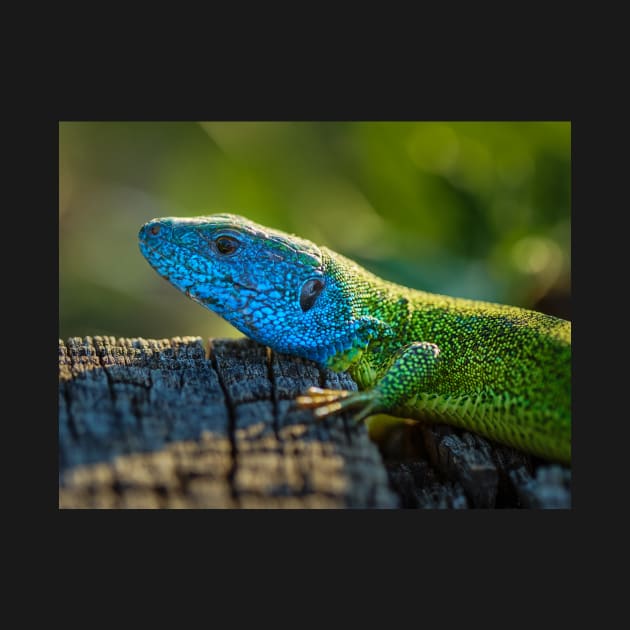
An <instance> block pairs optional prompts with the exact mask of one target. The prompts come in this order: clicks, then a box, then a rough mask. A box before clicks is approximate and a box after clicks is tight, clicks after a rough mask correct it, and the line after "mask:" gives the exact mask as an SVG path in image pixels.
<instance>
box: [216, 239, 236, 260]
mask: <svg viewBox="0 0 630 630" xmlns="http://www.w3.org/2000/svg"><path fill="white" fill-rule="evenodd" d="M239 245H240V243H239V242H238V241H237V240H236V239H235V238H233V237H232V236H225V235H224V236H219V237H217V238H216V239H215V240H214V246H215V249H216V251H217V252H218V253H219V254H221V255H222V256H229V255H230V254H233V253H234V252H235V251H236V250H237V249H238V246H239Z"/></svg>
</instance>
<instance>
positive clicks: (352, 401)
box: [296, 387, 376, 422]
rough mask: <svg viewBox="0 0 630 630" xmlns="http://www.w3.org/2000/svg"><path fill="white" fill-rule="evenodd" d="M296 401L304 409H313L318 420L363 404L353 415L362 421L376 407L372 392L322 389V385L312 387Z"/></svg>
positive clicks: (358, 420)
mask: <svg viewBox="0 0 630 630" xmlns="http://www.w3.org/2000/svg"><path fill="white" fill-rule="evenodd" d="M296 402H297V404H298V406H299V407H301V408H302V409H313V410H314V411H313V415H314V416H315V418H317V419H318V420H321V419H323V418H326V417H327V416H330V415H333V414H336V413H338V412H341V411H344V410H346V409H349V408H351V407H356V406H357V405H363V408H362V409H361V410H360V411H359V412H358V413H356V414H355V415H354V416H353V420H355V421H356V422H361V421H362V420H364V419H365V418H366V417H367V416H368V415H370V413H371V412H372V410H373V409H374V407H376V401H375V400H374V397H373V396H372V395H371V394H370V392H351V391H348V390H345V389H322V388H321V387H310V388H309V389H308V390H307V392H306V395H303V396H298V397H297V398H296ZM365 403H367V404H365Z"/></svg>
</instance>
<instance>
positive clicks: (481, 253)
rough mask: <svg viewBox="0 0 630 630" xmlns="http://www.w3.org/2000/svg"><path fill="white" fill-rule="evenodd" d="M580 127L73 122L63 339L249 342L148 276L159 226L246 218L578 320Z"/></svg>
mask: <svg viewBox="0 0 630 630" xmlns="http://www.w3.org/2000/svg"><path fill="white" fill-rule="evenodd" d="M570 177H571V126H570V123H569V122H500V123H489V122H475V123H472V122H457V123H447V122H430V123H425V122H313V123H310V122H309V123H306V122H288V123H275V122H258V123H253V122H248V123H235V122H208V123H206V122H204V123H193V122H163V123H162V122H129V123H125V122H94V123H92V122H90V123H87V122H64V123H60V125H59V193H60V201H59V295H60V301H59V308H60V313H59V327H60V330H59V334H60V336H61V337H63V338H65V337H68V336H75V335H79V336H81V335H96V334H107V335H116V336H144V337H158V338H159V337H171V336H175V335H201V336H240V333H238V332H237V331H236V330H235V329H234V328H232V327H231V326H229V325H228V324H227V323H225V322H223V320H221V319H220V318H219V317H218V316H216V315H215V314H214V313H210V312H209V311H206V310H205V309H203V308H202V307H200V306H198V305H197V304H195V303H193V302H192V301H190V300H189V299H188V298H186V297H185V296H184V295H182V294H180V293H179V292H178V291H177V290H176V289H174V288H173V287H171V286H170V285H169V284H168V283H167V282H166V281H164V280H163V279H161V278H160V277H158V275H157V274H156V273H155V272H154V271H153V270H152V269H151V268H150V267H149V265H148V264H147V263H146V262H145V260H144V259H143V257H142V256H141V254H140V252H139V250H138V246H137V233H138V230H139V228H140V226H141V225H142V224H143V223H144V222H145V221H147V220H149V219H152V218H154V217H158V216H195V215H200V214H211V213H215V212H233V213H236V214H242V215H245V216H247V217H248V218H250V219H252V220H254V221H256V222H258V223H262V224H265V225H269V226H272V227H275V228H278V229H281V230H285V231H288V232H292V233H295V234H299V235H300V236H303V237H305V238H308V239H310V240H312V241H314V242H316V243H318V244H321V245H327V246H329V247H330V248H332V249H334V250H336V251H338V252H340V253H343V254H345V255H347V256H349V257H351V258H353V259H355V260H356V261H357V262H359V263H360V264H362V265H364V266H365V267H367V268H369V269H370V270H372V271H373V272H375V273H377V274H379V275H381V276H383V277H385V278H387V279H390V280H393V281H396V282H400V283H403V284H406V285H408V286H412V287H416V288H421V289H425V290H428V291H434V292H438V293H446V294H450V295H455V296H459V297H470V298H477V299H484V300H490V301H497V302H505V303H510V304H515V305H517V306H524V307H528V308H537V309H538V310H542V311H545V312H549V313H551V314H555V315H559V316H561V317H566V318H570V312H569V297H570V204H571V199H570V192H571V179H570Z"/></svg>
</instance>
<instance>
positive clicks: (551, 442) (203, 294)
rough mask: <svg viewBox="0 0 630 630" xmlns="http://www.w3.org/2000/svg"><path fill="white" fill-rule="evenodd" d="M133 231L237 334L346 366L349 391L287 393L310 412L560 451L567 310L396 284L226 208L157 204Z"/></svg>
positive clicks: (152, 260)
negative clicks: (159, 213)
mask: <svg viewBox="0 0 630 630" xmlns="http://www.w3.org/2000/svg"><path fill="white" fill-rule="evenodd" d="M138 238H139V246H140V251H141V253H142V254H143V256H144V257H145V258H146V260H147V261H148V262H149V264H150V265H151V266H152V267H153V268H154V269H155V271H156V272H157V273H158V274H160V275H161V276H162V277H163V278H165V279H166V280H168V281H169V282H170V283H171V284H172V285H174V286H175V287H176V288H177V289H179V290H180V291H182V292H183V293H185V294H186V295H187V296H188V297H189V298H191V299H193V300H194V301H195V302H197V303H199V304H201V305H202V306H204V307H205V308H208V309H210V310H212V311H214V312H216V313H218V314H219V315H220V316H221V317H223V318H224V319H225V320H227V321H228V322H229V323H230V324H232V325H233V326H234V327H235V328H237V329H238V330H239V331H241V332H242V333H243V334H245V335H246V336H247V337H249V338H251V339H253V340H255V341H257V342H259V343H261V344H264V345H266V346H268V347H269V348H271V349H272V350H274V351H276V352H280V353H286V354H290V355H295V356H299V357H302V358H305V359H310V360H313V361H315V362H317V363H318V364H320V365H321V366H325V367H328V368H330V369H332V370H333V371H344V370H347V371H348V373H349V374H350V376H352V378H353V379H354V380H355V382H356V383H357V386H358V390H357V391H347V390H329V389H323V388H317V387H312V388H310V389H309V390H308V391H307V392H305V393H304V394H303V395H301V396H299V397H298V398H297V404H298V405H299V406H300V407H303V408H309V409H312V410H313V413H314V415H315V417H317V418H324V417H329V416H333V415H334V414H337V413H340V412H342V411H345V410H350V411H352V412H353V413H354V418H355V419H356V420H357V421H362V420H365V419H366V418H368V416H370V415H374V414H377V413H384V414H388V415H390V416H397V417H400V418H407V419H412V420H418V421H430V422H431V421H432V422H439V423H446V424H450V425H454V426H457V427H462V428H464V429H467V430H470V431H472V432H475V433H478V434H480V435H482V436H485V437H486V438H489V439H491V440H493V441H496V442H499V443H502V444H505V445H508V446H511V447H514V448H517V449H519V450H521V451H524V452H526V453H529V454H532V455H535V456H538V457H541V458H544V459H548V460H553V461H558V462H561V463H564V464H570V461H571V322H570V321H568V320H565V319H561V318H558V317H554V316H551V315H546V314H543V313H539V312H536V311H533V310H528V309H524V308H520V307H516V306H508V305H504V304H498V303H493V302H485V301H480V300H472V299H468V298H456V297H450V296H447V295H440V294H436V293H429V292H425V291H421V290H418V289H411V288H407V287H404V286H401V285H398V284H395V283H393V282H390V281H387V280H384V279H382V278H380V277H378V276H376V275H375V274H373V273H371V272H370V271H368V270H367V269H365V268H363V267H361V266H360V265H358V264H357V263H355V262H354V261H352V260H351V259H349V258H347V257H345V256H343V255H341V254H338V253H336V252H334V251H332V250H330V249H328V248H327V247H324V246H321V247H320V246H317V245H315V244H314V243H312V242H310V241H308V240H306V239H303V238H301V237H299V236H295V235H291V234H288V233H284V232H282V231H280V230H276V229H272V228H268V227H264V226H262V225H258V224H256V223H254V222H253V221H250V220H249V219H247V218H245V217H242V216H238V215H235V214H227V213H220V214H212V215H208V216H200V217H190V218H177V217H164V218H157V219H153V220H151V221H149V222H147V223H145V224H144V225H143V226H142V228H141V229H140V232H139V235H138Z"/></svg>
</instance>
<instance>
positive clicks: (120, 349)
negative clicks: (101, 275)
mask: <svg viewBox="0 0 630 630" xmlns="http://www.w3.org/2000/svg"><path fill="white" fill-rule="evenodd" d="M312 385H317V386H321V387H328V388H333V389H338V388H343V389H351V390H354V389H356V384H355V383H354V382H353V381H352V379H351V378H350V377H349V376H348V375H347V374H336V373H334V372H331V371H329V370H322V369H320V368H319V367H318V366H317V365H315V364H314V363H312V362H310V361H305V360H302V359H299V358H295V357H289V356H286V355H281V354H277V353H274V352H272V351H271V350H269V349H268V348H265V347H263V346H260V345H258V344H256V343H254V342H252V341H250V340H247V339H239V340H228V339H224V340H219V339H215V340H211V341H210V343H209V344H207V345H206V346H204V343H203V341H202V339H201V338H199V337H184V338H179V337H178V338H174V339H171V340H167V339H163V340H146V339H141V338H136V339H115V338H113V337H96V336H95V337H86V338H85V339H81V338H71V339H68V340H67V342H66V343H64V342H63V341H60V342H59V506H60V507H62V508H73V507H82V508H83V507H133V508H142V507H158V508H159V507H161V508H170V507H184V508H192V507H195V508H197V507H213V508H214V507H216V508H236V507H261V508H270V507H281V508H285V507H287V508H288V507H297V508H306V507H325V508H328V507H335V508H345V507H353V508H393V507H413V508H471V507H569V506H570V489H569V486H570V471H569V470H568V469H566V468H564V467H553V466H549V465H547V464H544V463H541V462H538V463H536V462H533V461H532V460H531V459H530V458H528V457H527V456H524V455H521V454H519V453H517V452H516V451H513V450H512V449H506V448H505V447H501V446H496V445H493V444H491V443H490V442H488V441H486V440H483V439H482V438H480V437H478V436H475V435H472V434H470V433H467V432H459V431H455V430H453V429H450V428H448V427H441V426H424V425H422V424H414V425H412V426H408V425H405V426H404V428H402V429H400V428H399V429H396V430H394V431H393V433H392V434H390V436H389V438H390V442H389V443H390V444H391V437H392V435H397V436H398V437H397V439H398V442H399V443H404V444H406V445H407V446H406V448H407V452H406V454H405V457H404V458H402V459H404V460H405V461H397V462H391V461H389V460H388V461H387V462H386V463H384V461H383V458H382V454H385V456H386V459H387V457H389V456H391V451H392V449H391V448H390V449H389V455H388V448H387V446H386V445H384V444H380V446H381V452H379V449H378V448H377V446H376V445H375V443H374V442H373V441H371V440H370V438H369V436H368V432H367V430H366V428H365V426H363V425H358V426H357V425H356V424H354V423H353V422H352V421H351V420H349V419H348V418H347V417H345V416H340V417H338V418H334V419H327V420H324V421H323V422H316V421H315V420H314V419H313V416H312V413H311V412H310V411H308V410H301V409H298V408H297V407H296V406H295V403H294V400H295V398H296V396H297V395H298V394H300V393H303V392H304V391H305V390H306V389H308V387H310V386H312ZM396 431H398V433H396ZM400 431H402V433H400ZM409 445H411V446H412V447H413V448H411V451H410V446H409ZM410 453H411V456H410Z"/></svg>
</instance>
